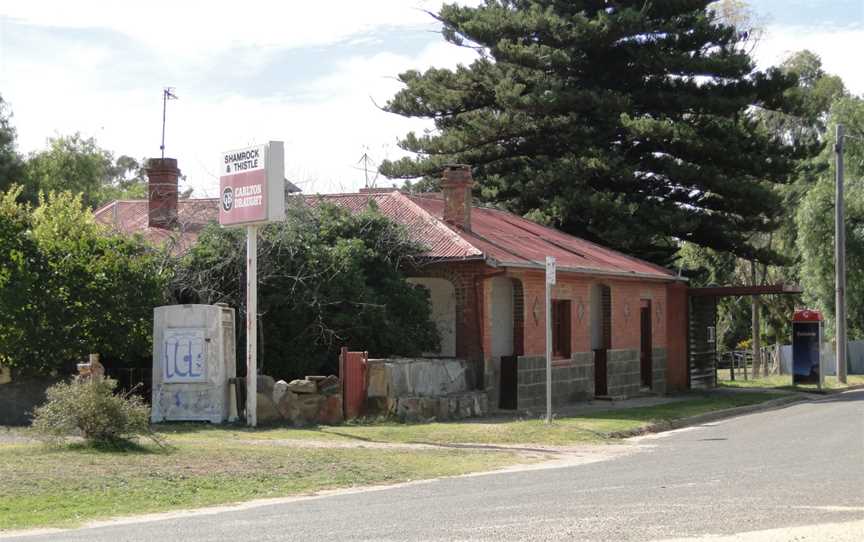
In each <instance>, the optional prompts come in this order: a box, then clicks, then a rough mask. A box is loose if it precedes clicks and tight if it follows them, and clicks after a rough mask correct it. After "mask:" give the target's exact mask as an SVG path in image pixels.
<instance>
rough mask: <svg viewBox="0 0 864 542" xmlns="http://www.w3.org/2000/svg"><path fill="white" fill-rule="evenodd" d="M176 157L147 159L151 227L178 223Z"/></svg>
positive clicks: (177, 172)
mask: <svg viewBox="0 0 864 542" xmlns="http://www.w3.org/2000/svg"><path fill="white" fill-rule="evenodd" d="M179 177H180V170H179V169H177V159H176V158H151V159H150V160H148V161H147V178H148V183H147V194H148V199H149V201H148V205H149V209H148V220H147V225H148V226H150V227H151V228H162V229H166V230H167V229H170V228H173V227H174V226H175V225H176V224H177V179H178V178H179Z"/></svg>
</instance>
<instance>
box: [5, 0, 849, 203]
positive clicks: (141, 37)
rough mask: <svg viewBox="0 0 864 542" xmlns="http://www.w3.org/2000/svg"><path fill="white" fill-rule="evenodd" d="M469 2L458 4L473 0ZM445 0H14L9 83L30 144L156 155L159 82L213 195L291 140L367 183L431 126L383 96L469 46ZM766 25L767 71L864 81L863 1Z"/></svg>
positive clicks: (788, 13) (291, 149)
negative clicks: (448, 21)
mask: <svg viewBox="0 0 864 542" xmlns="http://www.w3.org/2000/svg"><path fill="white" fill-rule="evenodd" d="M478 2H479V0H464V1H462V2H460V3H468V4H471V3H474V4H476V3H478ZM441 3H442V2H441V0H315V1H314V2H308V1H303V2H300V1H298V0H293V1H284V0H283V1H280V2H276V1H272V2H268V1H258V0H247V1H246V2H243V3H237V2H223V1H221V0H213V1H209V2H199V1H192V0H188V1H179V0H174V1H172V2H168V1H163V0H148V1H147V2H141V1H140V0H130V1H126V2H118V1H117V0H111V1H102V0H77V1H74V2H70V1H68V0H5V1H4V2H2V3H0V96H2V97H3V99H4V100H5V101H6V102H7V103H8V105H9V107H10V109H11V111H12V114H13V117H12V124H13V125H14V127H15V128H16V130H17V132H18V150H19V151H20V152H22V153H24V154H27V153H30V152H34V151H38V150H40V149H42V148H44V147H45V145H46V141H47V139H48V138H49V137H55V136H58V135H69V134H72V133H75V132H80V133H81V134H82V135H83V136H85V137H94V138H95V139H96V141H97V143H98V144H99V145H100V146H101V147H103V148H105V149H107V150H109V151H111V152H112V153H114V154H115V156H119V155H122V154H127V155H130V156H133V157H135V158H138V159H142V158H144V157H153V156H155V157H158V156H159V145H160V139H161V130H162V90H163V88H164V87H173V88H174V89H175V90H174V92H175V94H176V95H177V96H178V99H177V100H171V101H169V102H168V106H167V120H166V136H165V146H166V156H170V157H175V158H177V159H178V161H179V166H180V169H181V170H182V172H183V174H184V175H185V176H186V180H185V181H184V186H182V188H187V187H192V188H193V189H194V195H195V196H196V197H213V196H216V194H217V192H218V185H219V179H218V171H219V170H218V169H217V166H218V162H217V160H218V156H219V153H220V152H222V151H225V150H230V149H236V148H240V147H244V146H247V145H252V144H256V143H261V142H266V141H269V140H280V141H284V142H285V162H286V176H287V178H288V179H290V180H291V181H293V182H295V184H297V185H298V186H300V187H301V188H302V189H303V191H304V192H307V193H315V192H320V193H324V192H350V191H356V190H357V189H358V188H360V187H362V186H364V185H365V183H366V180H365V177H366V171H365V170H364V168H363V162H362V160H361V158H362V157H363V156H364V155H366V156H368V157H369V159H370V162H369V164H370V172H369V176H370V179H371V180H373V181H375V182H376V184H377V185H378V186H389V185H391V184H392V181H389V180H387V179H384V178H383V177H381V178H378V179H377V180H376V179H375V177H376V175H375V172H374V165H375V164H376V163H379V162H380V161H381V160H383V159H385V158H390V159H393V158H398V157H401V156H403V155H404V154H405V153H404V152H403V151H401V150H400V149H399V148H398V147H397V145H396V143H397V140H398V139H399V138H400V137H401V136H404V135H405V134H406V133H407V132H409V131H412V130H414V131H422V130H426V129H430V128H431V123H430V122H428V121H425V120H421V119H406V118H402V117H399V116H397V115H392V114H389V113H386V112H384V111H382V110H381V109H380V107H381V106H383V105H384V104H385V103H386V102H387V100H388V99H389V98H390V97H391V96H393V94H394V93H395V92H397V91H398V90H399V89H400V88H401V87H400V84H399V82H398V80H397V79H396V76H397V75H398V74H399V73H401V72H404V71H406V70H408V69H417V70H425V69H427V68H429V67H432V66H435V67H441V68H451V67H454V66H456V65H457V64H459V63H470V62H471V60H472V59H473V58H474V53H473V52H472V51H470V50H469V49H466V48H461V47H456V46H453V45H450V44H448V43H446V42H445V41H444V40H443V38H442V37H441V35H440V25H439V24H438V23H437V22H436V21H435V20H434V19H433V18H432V17H431V16H430V15H429V14H428V13H427V12H430V11H431V12H434V11H436V10H437V9H438V8H439V7H440V6H441ZM749 4H750V6H751V8H752V9H753V10H754V12H755V13H756V14H757V15H758V17H759V20H760V21H761V23H762V24H763V25H764V27H765V30H766V33H765V35H764V36H763V37H762V39H761V40H760V41H759V43H758V46H757V48H756V50H755V51H754V56H755V58H756V60H757V62H758V64H759V67H760V68H766V67H769V66H771V65H776V64H778V63H780V62H781V61H782V60H783V59H784V58H785V57H786V56H787V55H788V54H790V53H791V52H794V51H797V50H800V49H805V48H807V49H810V50H812V51H814V52H816V53H817V54H819V55H820V56H821V57H822V60H823V65H824V68H825V69H826V71H828V72H831V73H835V74H837V75H840V76H841V77H843V79H844V81H845V83H846V85H847V87H848V88H849V89H850V90H851V91H852V92H854V93H856V94H864V70H862V69H861V60H860V56H861V54H862V52H864V0H819V1H816V0H750V2H749Z"/></svg>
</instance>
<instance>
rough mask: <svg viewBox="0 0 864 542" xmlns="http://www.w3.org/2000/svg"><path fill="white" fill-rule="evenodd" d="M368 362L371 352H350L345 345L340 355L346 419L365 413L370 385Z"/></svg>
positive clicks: (340, 374) (340, 373)
mask: <svg viewBox="0 0 864 542" xmlns="http://www.w3.org/2000/svg"><path fill="white" fill-rule="evenodd" d="M368 362H369V352H349V351H348V349H347V348H344V347H343V348H342V351H341V353H340V355H339V377H340V378H341V379H342V405H343V409H344V411H345V419H346V420H348V419H351V418H358V417H360V416H361V415H363V410H364V406H365V405H366V391H367V385H368V383H367V380H366V378H367V377H366V374H367V367H368Z"/></svg>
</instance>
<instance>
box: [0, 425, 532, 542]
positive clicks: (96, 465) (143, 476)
mask: <svg viewBox="0 0 864 542" xmlns="http://www.w3.org/2000/svg"><path fill="white" fill-rule="evenodd" d="M168 440H169V442H170V443H171V444H170V445H169V446H167V447H166V448H159V447H157V446H155V445H150V444H143V445H141V446H136V447H132V448H129V449H126V450H103V449H97V448H93V447H91V446H87V445H84V444H67V445H63V446H59V447H47V446H45V445H43V444H40V443H32V442H31V443H26V444H22V443H15V444H7V445H0V481H2V482H0V531H2V530H9V529H24V528H31V527H45V526H74V525H76V524H80V523H81V522H83V521H87V520H93V519H97V518H105V517H111V516H122V515H129V514H141V513H148V512H158V511H165V510H172V509H186V508H197V507H204V506H209V505H215V504H223V503H230V502H239V501H245V500H250V499H258V498H266V497H280V496H288V495H297V494H303V493H309V492H313V491H318V490H323V489H330V488H339V487H350V486H359V485H371V484H383V483H395V482H403V481H408V480H414V479H421V478H434V477H438V476H453V475H458V474H464V473H468V472H475V471H482V470H490V469H495V468H499V467H503V466H506V465H509V464H513V463H516V462H519V461H520V460H524V459H522V458H517V456H515V455H514V454H510V453H488V452H482V451H455V450H380V449H379V450H372V449H362V448H339V449H333V448H291V447H285V446H262V445H257V446H256V445H250V444H249V443H248V442H246V443H245V444H241V443H237V442H236V441H235V439H232V438H231V437H230V434H229V433H227V432H224V433H222V436H221V438H210V439H206V440H205V439H189V438H186V439H182V440H178V439H171V438H169V439H168Z"/></svg>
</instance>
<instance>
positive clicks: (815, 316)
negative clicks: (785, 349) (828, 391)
mask: <svg viewBox="0 0 864 542" xmlns="http://www.w3.org/2000/svg"><path fill="white" fill-rule="evenodd" d="M822 322H823V320H822V314H821V313H820V312H819V311H812V310H808V309H804V310H797V311H795V314H794V315H793V316H792V383H793V384H818V385H819V387H820V388H821V387H822Z"/></svg>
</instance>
